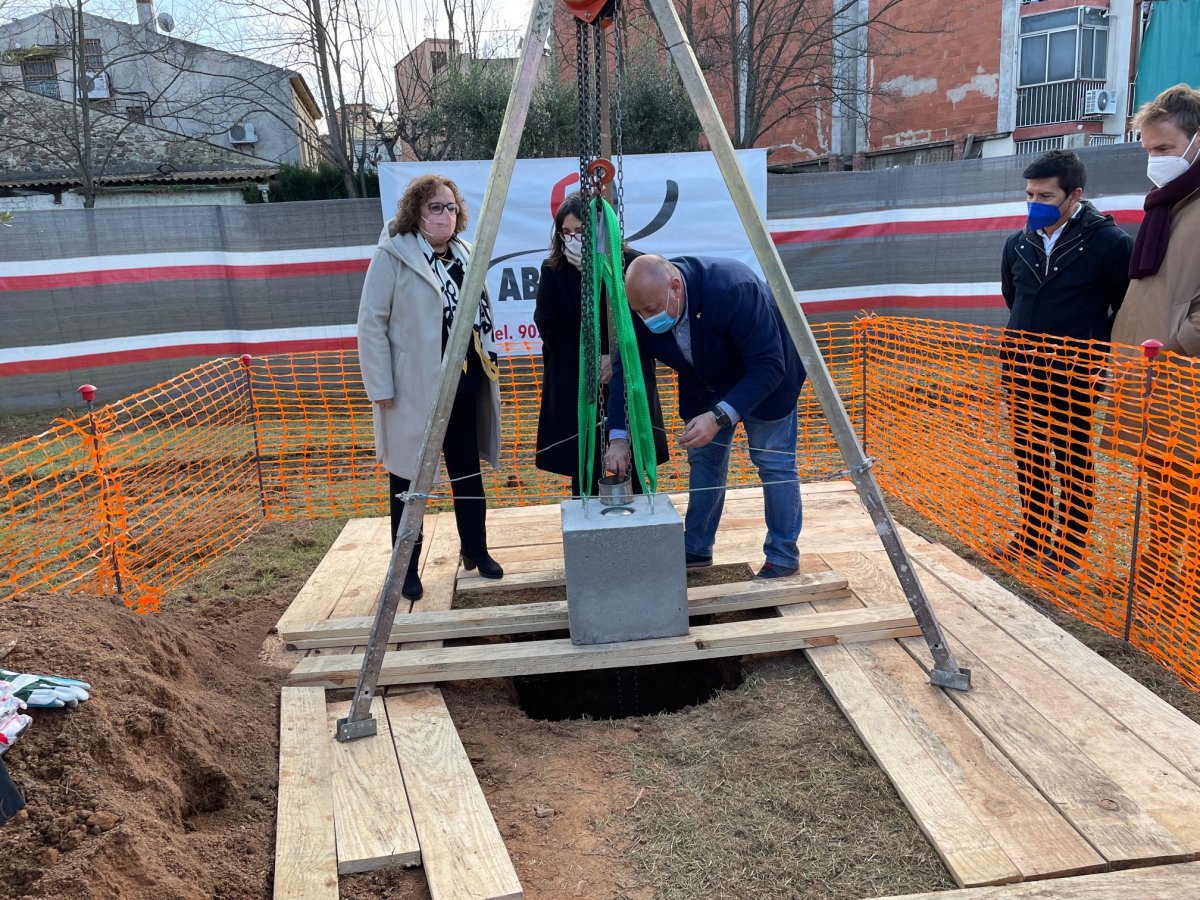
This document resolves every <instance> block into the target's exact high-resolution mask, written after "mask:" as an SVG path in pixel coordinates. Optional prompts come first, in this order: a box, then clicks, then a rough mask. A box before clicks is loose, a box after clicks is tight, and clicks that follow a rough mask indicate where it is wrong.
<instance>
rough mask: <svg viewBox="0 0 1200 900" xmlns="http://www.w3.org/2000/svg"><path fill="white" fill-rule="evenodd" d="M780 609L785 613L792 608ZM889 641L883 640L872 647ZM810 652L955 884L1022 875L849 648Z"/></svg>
mask: <svg viewBox="0 0 1200 900" xmlns="http://www.w3.org/2000/svg"><path fill="white" fill-rule="evenodd" d="M793 609H794V608H793ZM781 612H783V613H784V614H785V615H786V614H788V613H789V612H792V610H791V609H783V610H781ZM885 646H886V644H885V643H884V642H880V643H879V644H873V645H871V647H872V648H882V647H885ZM896 649H897V650H899V648H896ZM899 652H900V653H903V652H904V651H903V650H899ZM806 653H807V654H808V657H809V660H810V661H811V662H812V665H813V668H814V669H816V671H817V674H818V675H819V676H820V678H821V681H822V682H823V683H824V684H825V687H826V688H827V689H828V690H829V693H830V694H831V695H832V696H833V698H834V700H835V701H836V702H837V705H838V708H840V709H841V710H842V712H843V713H844V714H845V716H846V718H847V719H848V720H849V722H850V724H851V726H852V727H853V728H854V730H855V732H856V733H857V734H858V736H859V738H860V739H861V740H862V742H863V744H864V745H866V747H867V749H868V750H870V752H871V755H872V756H873V757H874V758H875V761H876V762H877V763H878V764H879V766H880V768H881V769H883V771H884V772H885V773H886V774H887V776H888V778H889V779H890V780H891V782H892V784H893V785H894V786H895V788H896V790H897V792H898V793H899V794H900V798H901V799H902V800H903V801H904V805H905V806H906V807H908V810H909V812H911V813H912V815H913V818H914V819H915V820H916V823H917V825H918V826H919V827H920V829H921V830H922V831H923V832H924V833H925V835H926V837H928V838H929V841H930V843H931V844H933V847H934V849H935V850H936V851H937V853H938V855H939V856H940V857H941V858H942V861H943V862H944V863H945V864H946V868H947V869H948V870H949V871H950V874H951V876H952V877H953V878H954V880H955V882H956V883H957V884H959V885H968V884H997V883H1004V882H1008V881H1015V880H1017V879H1019V878H1020V877H1021V873H1020V870H1019V869H1018V868H1017V866H1016V864H1015V863H1014V862H1013V861H1012V860H1011V859H1010V858H1009V857H1008V855H1007V854H1006V853H1005V852H1004V849H1003V848H1002V847H1001V846H1000V845H999V844H998V843H997V841H996V840H995V838H994V837H993V836H992V835H991V833H990V832H989V831H988V828H987V826H986V825H984V823H982V822H980V821H979V819H978V817H977V816H976V815H975V812H974V810H972V809H971V807H970V805H969V804H968V803H966V802H965V801H964V800H963V798H962V797H961V796H959V794H958V793H957V792H956V785H955V784H954V782H953V781H952V780H951V779H950V778H948V777H947V776H946V774H945V773H944V772H943V771H942V770H941V769H940V767H939V766H938V765H937V764H936V763H935V761H934V760H932V759H931V758H930V757H929V754H928V752H927V750H926V748H925V747H923V746H922V744H921V742H920V741H919V740H918V739H917V738H916V737H915V736H914V734H913V733H912V731H910V729H909V727H908V726H907V723H906V722H905V721H904V719H902V718H901V717H900V716H899V715H897V713H896V712H895V710H894V709H893V708H892V707H891V706H889V704H888V703H887V701H886V700H885V699H884V697H883V696H881V695H880V693H879V691H878V690H877V688H876V686H875V685H874V684H873V683H872V680H871V679H870V678H869V677H868V676H867V675H866V673H864V671H863V670H862V669H861V668H860V665H859V663H858V661H857V660H858V658H857V657H856V656H854V655H852V654H851V653H850V652H849V647H848V646H845V647H819V648H817V649H815V650H808V651H806Z"/></svg>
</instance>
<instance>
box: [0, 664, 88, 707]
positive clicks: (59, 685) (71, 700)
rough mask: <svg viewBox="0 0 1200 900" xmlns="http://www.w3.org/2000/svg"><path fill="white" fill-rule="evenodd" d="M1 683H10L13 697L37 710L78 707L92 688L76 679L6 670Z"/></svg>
mask: <svg viewBox="0 0 1200 900" xmlns="http://www.w3.org/2000/svg"><path fill="white" fill-rule="evenodd" d="M0 681H7V682H9V684H10V685H11V688H10V690H11V692H12V694H13V696H14V697H16V698H17V699H18V700H24V701H25V703H26V704H27V705H29V706H30V707H33V708H36V709H58V708H61V707H63V706H78V705H79V704H80V703H81V702H83V701H84V700H86V699H87V698H88V691H89V690H91V687H92V686H91V685H90V684H88V683H87V682H86V681H77V680H76V679H74V678H57V677H55V676H53V675H23V674H21V673H20V672H9V671H8V670H6V669H0Z"/></svg>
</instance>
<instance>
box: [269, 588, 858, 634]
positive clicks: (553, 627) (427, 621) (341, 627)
mask: <svg viewBox="0 0 1200 900" xmlns="http://www.w3.org/2000/svg"><path fill="white" fill-rule="evenodd" d="M846 594H847V587H846V579H844V578H842V577H841V576H840V575H836V574H834V573H832V572H822V573H819V574H814V575H797V576H796V577H794V578H786V579H782V580H779V579H776V580H773V581H744V582H737V583H735V584H712V585H705V586H703V587H694V588H689V589H688V613H689V615H692V616H701V615H715V614H717V613H723V612H737V611H740V610H747V609H762V608H765V607H769V606H780V605H787V604H789V603H800V602H802V601H805V600H828V599H834V598H835V597H838V596H845V595H846ZM373 622H374V618H373V617H367V616H358V617H350V618H345V619H325V620H324V621H321V622H310V623H308V624H307V625H306V626H291V627H289V630H288V631H287V632H286V633H281V634H280V637H282V638H283V639H284V640H285V641H287V644H288V647H290V648H293V649H298V650H306V649H311V648H314V647H352V646H354V645H356V644H361V643H364V642H365V641H366V639H367V637H368V636H369V635H370V632H371V625H372V624H373ZM567 627H568V620H567V603H566V601H565V600H555V601H548V602H544V603H521V604H514V605H512V606H485V607H481V608H477V609H451V610H444V611H434V612H424V611H417V612H412V613H409V614H408V615H407V616H402V617H399V618H397V620H396V623H395V624H394V625H393V626H392V633H391V635H390V640H389V643H402V642H404V641H434V640H442V641H445V640H454V639H459V638H469V637H488V636H491V635H500V634H522V633H525V632H537V631H557V630H560V629H566V628H567Z"/></svg>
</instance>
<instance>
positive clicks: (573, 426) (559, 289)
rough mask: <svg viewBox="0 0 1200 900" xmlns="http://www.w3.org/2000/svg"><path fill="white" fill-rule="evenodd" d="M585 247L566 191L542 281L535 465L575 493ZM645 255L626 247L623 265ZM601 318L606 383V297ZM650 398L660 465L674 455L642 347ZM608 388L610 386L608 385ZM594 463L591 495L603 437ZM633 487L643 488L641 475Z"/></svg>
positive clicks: (577, 205) (576, 202) (574, 197)
mask: <svg viewBox="0 0 1200 900" xmlns="http://www.w3.org/2000/svg"><path fill="white" fill-rule="evenodd" d="M582 249H583V201H582V200H581V198H580V196H579V193H578V192H576V193H573V194H568V195H567V197H566V199H564V200H563V202H562V205H561V206H559V208H558V212H557V213H556V214H555V216H554V233H553V234H552V235H551V237H550V255H549V256H548V257H546V259H545V260H544V261H543V262H542V274H541V278H540V279H539V280H538V293H537V306H536V308H535V310H534V313H533V321H534V324H535V325H537V329H538V334H539V335H540V337H541V339H542V406H541V411H540V413H539V416H538V433H537V457H536V460H537V467H538V468H539V469H541V470H542V471H544V472H554V473H556V474H559V475H569V476H570V478H571V495H572V496H574V497H578V496H580V495H581V494H582V490H581V483H580V478H579V471H578V470H579V440H578V432H579V411H578V406H579V374H580V373H579V331H580V328H581V326H582V322H583V309H582V301H581V299H580V285H581V280H582V279H581V276H580V270H579V267H580V256H581V252H582ZM637 256H641V254H640V253H638V252H637V251H636V250H633V249H632V248H630V247H628V246H626V247H625V250H624V257H625V265H626V266H628V265H629V262H630V260H632V259H634V258H635V257H637ZM602 300H603V302H602V303H601V305H600V306H601V318H600V354H601V362H600V377H601V380H602V381H603V382H604V383H605V384H606V385H607V384H608V380H609V378H611V377H612V365H611V362H610V359H609V349H608V303H607V300H604V298H602ZM639 356H640V357H641V361H642V374H643V377H644V378H645V381H646V397H647V398H648V399H649V401H650V423H651V425H652V426H653V428H654V455H655V457H656V458H657V462H658V464H659V465H662V464H663V463H665V462H666V461H667V460H668V459H670V452H669V451H668V449H667V437H666V432H665V430H664V429H663V417H662V407H661V405H660V404H659V400H658V385H657V383H656V382H655V377H654V372H655V366H656V363H655V361H654V358H653V357H652V356H650V355H649V354H648V353H646V352H645V351H644V350H642V349H641V348H639ZM605 390H607V388H605ZM597 443H598V446H597V453H596V460H595V463H594V464H593V467H592V489H591V495H592V496H595V495H596V493H597V486H596V481H597V480H598V479H599V478H600V476H602V475H603V474H604V470H603V465H604V464H603V441H599V442H597ZM633 489H634V490H635V491H639V492H640V490H641V487H640V486H639V483H638V478H637V477H636V473H635V477H634V478H633Z"/></svg>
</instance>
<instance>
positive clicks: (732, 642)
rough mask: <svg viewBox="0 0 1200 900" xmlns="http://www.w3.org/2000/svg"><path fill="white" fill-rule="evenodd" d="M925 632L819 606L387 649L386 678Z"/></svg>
mask: <svg viewBox="0 0 1200 900" xmlns="http://www.w3.org/2000/svg"><path fill="white" fill-rule="evenodd" d="M919 633H920V630H919V629H918V628H917V626H916V622H915V620H914V619H913V616H912V612H911V611H910V610H909V609H908V607H907V606H905V607H894V608H885V609H859V610H847V611H845V612H833V613H814V614H813V615H811V616H806V617H804V619H803V620H801V621H797V620H796V619H786V620H785V619H760V620H754V621H749V622H730V623H725V624H720V625H704V626H700V627H698V628H693V629H692V631H691V633H690V634H685V635H681V636H679V637H668V638H651V639H648V640H642V641H623V642H619V643H612V644H592V645H585V646H576V645H575V644H572V643H571V642H570V641H569V640H542V641H525V642H521V643H509V644H488V645H484V646H468V647H448V648H445V649H429V650H418V651H409V652H399V653H388V654H387V655H386V656H385V657H384V663H383V671H382V673H381V674H380V684H413V683H423V682H429V681H451V680H459V679H465V678H499V677H507V676H511V675H532V674H537V673H544V672H565V671H580V670H585V669H604V668H613V667H617V666H628V665H650V664H655V663H663V662H677V661H680V660H685V659H705V658H717V657H722V656H741V655H744V654H748V653H764V652H774V651H780V650H798V649H803V648H806V647H820V646H826V645H829V644H836V643H844V642H847V641H865V640H879V639H881V638H890V637H900V636H907V635H913V634H919ZM406 646H408V645H406ZM361 665H362V656H361V654H347V655H335V654H325V655H321V656H314V657H309V658H307V659H304V660H301V661H300V663H299V664H298V665H297V666H296V668H295V669H294V670H293V671H292V673H291V675H290V676H289V679H288V680H289V682H291V683H293V684H320V685H323V686H326V687H342V686H346V685H349V684H353V683H354V682H355V681H356V679H357V677H358V671H359V669H360V668H361Z"/></svg>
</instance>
